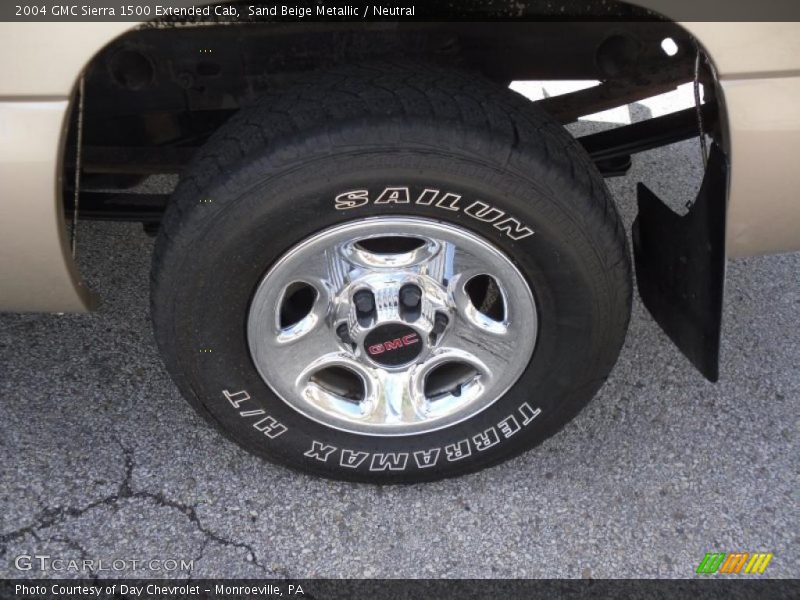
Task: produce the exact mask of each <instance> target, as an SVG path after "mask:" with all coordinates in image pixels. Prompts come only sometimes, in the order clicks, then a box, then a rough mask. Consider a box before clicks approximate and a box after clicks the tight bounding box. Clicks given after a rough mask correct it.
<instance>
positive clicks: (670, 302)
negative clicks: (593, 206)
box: [633, 144, 728, 381]
mask: <svg viewBox="0 0 800 600" xmlns="http://www.w3.org/2000/svg"><path fill="white" fill-rule="evenodd" d="M727 185H728V167H727V161H726V158H725V154H724V153H723V152H722V150H721V149H720V148H719V146H717V145H716V144H714V145H712V147H711V153H710V155H709V159H708V164H707V166H706V172H705V175H704V177H703V183H702V185H701V186H700V191H699V192H698V194H697V199H696V200H695V202H694V204H693V205H692V207H691V208H690V209H689V212H688V213H687V214H686V215H684V216H680V215H678V214H676V213H675V212H673V211H672V210H671V209H670V208H669V207H668V206H666V205H665V204H664V203H663V202H661V200H659V199H658V196H656V195H655V194H654V193H653V192H651V191H650V190H649V189H648V188H647V187H646V186H645V185H644V184H642V183H640V184H639V185H638V186H637V199H638V205H639V214H638V216H637V217H636V220H635V221H634V222H633V251H634V258H635V263H636V281H637V284H638V286H639V295H640V296H641V298H642V301H643V302H644V305H645V306H646V307H647V310H649V311H650V314H652V315H653V318H654V319H655V320H656V322H657V323H658V324H659V325H660V326H661V328H662V329H663V330H664V332H665V333H666V334H667V335H668V336H669V337H670V339H671V340H672V341H673V342H674V343H675V345H676V346H678V348H679V349H680V351H681V352H683V354H684V355H685V356H686V357H687V358H688V359H689V360H690V361H691V362H692V364H693V365H694V366H695V367H697V369H698V370H699V371H700V372H701V373H702V374H703V375H704V376H705V377H706V378H707V379H708V380H709V381H717V380H718V379H719V340H720V330H721V325H722V295H723V287H724V282H725V204H726V196H727Z"/></svg>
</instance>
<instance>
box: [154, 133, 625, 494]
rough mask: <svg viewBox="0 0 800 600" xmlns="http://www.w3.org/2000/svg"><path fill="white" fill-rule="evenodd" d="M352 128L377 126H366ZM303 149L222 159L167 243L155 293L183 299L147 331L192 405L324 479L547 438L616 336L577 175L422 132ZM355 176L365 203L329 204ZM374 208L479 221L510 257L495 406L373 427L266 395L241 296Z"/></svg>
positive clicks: (242, 439)
mask: <svg viewBox="0 0 800 600" xmlns="http://www.w3.org/2000/svg"><path fill="white" fill-rule="evenodd" d="M429 131H430V130H429ZM364 139H375V136H374V132H373V135H371V136H365V137H364ZM378 139H380V138H378ZM438 141H439V142H441V139H438ZM440 145H441V144H440ZM314 147H315V144H314V143H313V140H310V141H308V140H306V141H305V142H304V143H303V147H302V149H300V150H298V149H295V151H294V152H292V151H290V150H288V149H286V148H285V149H284V150H283V151H282V153H281V155H279V156H276V155H275V154H274V153H267V154H264V155H262V156H259V157H254V158H251V159H250V160H248V161H246V162H243V163H242V164H240V165H239V166H238V167H237V168H236V169H232V170H231V173H232V174H231V175H230V176H229V177H227V178H226V179H225V180H224V181H221V182H219V183H218V184H217V185H215V186H214V187H213V188H211V189H210V190H208V191H207V192H206V193H204V194H203V197H202V200H204V201H205V202H204V203H203V206H202V208H201V209H199V210H198V211H196V212H197V214H195V215H193V217H194V221H193V223H192V227H191V229H190V231H191V234H187V233H184V235H183V236H182V238H181V246H182V247H181V252H180V253H177V252H173V253H172V256H173V257H175V259H174V262H173V264H172V265H170V266H169V271H170V272H171V273H172V274H174V281H173V282H172V284H171V285H170V287H169V293H167V294H166V295H167V296H168V298H165V297H162V298H161V299H160V301H161V302H165V303H167V304H168V306H170V307H180V308H172V310H171V312H170V315H168V319H169V321H170V322H171V324H172V329H171V331H170V332H169V333H168V334H167V335H166V336H165V335H160V336H159V337H160V338H161V339H165V338H167V340H166V342H165V343H166V345H167V346H169V351H168V352H167V354H168V355H170V356H172V357H173V360H171V361H169V362H170V364H169V366H170V370H171V371H172V372H173V375H175V376H176V380H177V381H178V382H179V385H181V387H182V390H183V392H184V394H185V395H187V396H188V397H189V398H190V400H191V401H192V402H193V403H194V404H195V405H196V406H197V408H198V409H199V410H200V411H201V413H203V414H205V416H207V417H208V418H210V419H211V420H212V421H213V422H214V423H215V424H217V425H218V426H219V427H220V428H221V429H222V430H223V431H224V432H225V433H226V434H227V435H228V436H229V437H231V438H232V439H234V440H235V441H236V442H238V443H239V444H241V445H242V446H244V447H245V448H247V449H248V450H250V451H252V452H255V453H257V454H260V455H262V456H265V457H267V458H269V459H271V460H277V461H278V462H281V463H283V464H287V465H289V466H292V467H295V468H299V469H302V470H304V471H311V472H314V473H317V474H320V475H323V476H326V477H335V478H340V479H353V480H363V481H370V482H386V483H390V482H406V481H420V480H426V479H435V478H440V477H443V476H452V475H458V474H461V473H464V472H469V471H473V470H477V469H480V468H483V467H485V466H487V465H489V464H493V463H495V462H498V461H500V460H504V459H506V458H508V457H510V456H513V455H515V454H518V453H519V452H521V451H523V450H525V449H527V448H529V447H531V446H533V445H535V444H537V443H539V442H541V441H542V440H544V439H545V438H546V437H548V436H549V435H551V434H552V433H553V432H554V431H556V430H557V429H558V428H560V427H561V426H562V425H563V424H564V423H565V422H566V421H568V420H569V419H570V418H572V417H573V416H574V415H575V414H576V413H577V412H578V411H579V410H580V408H582V406H583V405H584V404H585V403H586V402H588V400H589V399H591V397H592V395H593V394H594V392H595V391H596V389H597V388H598V387H599V385H600V383H601V381H602V379H603V377H604V376H605V372H603V371H604V369H603V367H602V365H603V360H602V358H601V356H600V355H601V354H602V353H603V352H607V351H608V348H609V346H610V345H611V346H612V347H613V346H617V349H618V347H619V345H620V344H621V340H619V339H612V338H611V337H610V334H609V329H608V328H607V327H604V326H603V323H604V319H603V317H602V315H603V311H604V310H607V309H608V307H606V306H605V305H604V303H608V302H611V300H610V298H611V296H612V294H611V292H610V290H611V288H612V287H613V285H614V284H615V282H614V281H610V278H609V277H608V272H609V269H607V268H606V266H605V265H604V263H603V257H602V256H599V255H598V254H597V253H596V251H595V248H594V245H593V244H592V239H591V237H590V235H588V234H587V232H585V231H583V230H582V229H581V223H580V215H579V214H578V213H577V211H573V210H570V207H571V206H573V205H578V204H579V203H578V202H577V199H575V202H573V199H572V198H571V196H574V195H575V194H577V193H579V191H580V190H579V188H578V187H576V186H575V185H574V184H571V182H569V181H565V180H564V179H563V178H561V177H560V176H559V174H558V173H557V172H556V173H554V172H553V171H552V170H550V169H548V165H545V164H537V163H536V162H530V161H528V162H525V163H524V164H523V163H517V164H514V160H510V161H509V162H508V164H506V165H504V166H503V167H500V166H498V165H494V164H492V163H490V162H489V161H487V160H485V159H483V158H481V157H479V156H476V155H475V154H474V153H470V152H464V153H461V154H457V153H453V152H443V151H441V150H437V149H433V148H432V147H431V146H430V145H427V144H411V145H409V144H406V145H404V146H400V147H398V145H397V144H391V143H386V144H371V145H370V147H368V148H365V147H364V145H363V144H362V145H361V146H359V147H358V149H357V150H354V151H351V152H347V151H341V150H340V151H337V152H335V153H330V152H321V153H320V152H317V153H316V155H315V153H314V152H309V151H308V150H309V148H314ZM483 150H484V151H489V152H490V153H489V154H488V156H491V155H492V154H491V149H490V148H487V147H484V148H483ZM303 151H305V153H304V154H303V155H302V157H301V152H303ZM521 167H524V170H523V169H522V168H521ZM386 188H407V189H408V198H409V202H407V203H403V202H400V203H387V204H375V202H374V201H375V199H377V198H378V197H379V196H380V194H381V192H382V191H383V190H385V189H386ZM431 189H433V190H438V191H439V192H440V193H441V194H444V193H451V194H456V195H458V196H460V198H461V200H460V202H459V204H460V210H448V209H444V208H442V207H439V206H436V205H435V203H434V204H431V205H422V204H418V203H416V199H417V198H419V197H420V195H421V194H422V193H423V191H424V190H431ZM353 190H367V191H368V197H369V199H370V201H369V202H368V203H365V204H362V205H359V206H355V207H353V208H348V209H345V210H337V208H336V201H335V200H336V198H337V196H339V195H341V194H343V193H346V192H350V191H353ZM200 200H201V199H200V198H198V202H199V201H200ZM475 201H480V202H483V203H484V204H486V205H489V206H491V207H493V208H495V209H497V210H498V211H502V212H503V214H504V215H506V216H510V217H513V218H515V219H517V220H518V221H519V222H520V223H522V224H524V225H525V226H527V227H529V228H530V229H531V230H532V231H533V234H532V235H528V236H526V237H523V238H521V239H517V240H515V239H512V238H511V237H509V235H507V234H506V233H504V232H503V231H501V230H500V229H498V228H497V227H495V226H494V225H493V223H492V222H483V221H481V220H479V219H476V218H473V217H471V216H470V215H469V214H467V213H466V212H465V211H464V210H463V209H464V208H465V207H466V206H469V205H470V204H471V203H472V202H475ZM206 209H208V210H206ZM382 216H409V217H417V218H425V219H431V220H434V221H440V222H447V223H450V224H453V225H456V226H458V227H462V228H464V229H467V230H469V231H471V232H473V233H475V234H477V235H478V236H480V237H481V238H483V239H484V240H486V241H488V242H490V243H492V244H493V245H494V246H495V247H497V248H498V249H500V250H501V251H502V252H503V253H504V254H505V255H506V256H507V257H508V258H509V259H510V260H511V261H512V262H513V263H514V264H515V265H516V266H517V268H518V269H519V270H520V271H521V273H522V274H523V275H524V277H525V278H526V280H527V281H528V283H529V285H530V287H531V290H532V292H533V294H534V297H535V301H536V306H537V311H538V313H539V314H538V315H537V317H538V323H539V328H538V335H537V340H536V347H535V350H534V353H533V357H532V360H531V362H530V363H529V365H528V367H527V368H526V370H525V371H524V373H523V374H522V375H521V377H520V378H519V380H518V381H517V383H516V384H515V385H514V386H513V387H512V388H511V389H510V390H509V391H508V392H507V393H506V394H505V395H504V396H503V397H502V398H500V399H499V400H498V401H496V402H495V403H494V404H492V405H491V406H489V407H488V408H486V409H485V410H483V411H482V412H480V413H479V414H477V415H475V416H473V417H472V418H470V419H468V420H466V421H464V422H462V423H459V424H456V425H453V426H450V427H448V428H446V429H442V430H438V431H434V432H430V433H425V434H419V435H413V436H395V437H375V436H364V435H358V434H351V433H347V432H342V431H338V430H334V429H331V428H328V427H325V426H323V425H321V424H319V423H317V422H315V421H313V420H311V419H309V418H307V417H305V416H303V415H302V414H300V413H299V412H297V411H296V410H294V409H293V408H291V407H290V406H289V405H287V404H286V403H285V402H284V401H283V400H281V399H280V398H278V397H277V396H276V395H275V394H274V393H273V391H272V390H271V388H270V387H269V386H268V385H267V384H266V383H265V382H264V381H263V380H262V379H261V377H260V375H259V374H258V372H257V370H256V368H255V366H254V365H253V362H252V359H251V357H250V352H249V347H248V342H247V335H246V324H247V315H248V309H249V305H250V301H251V299H252V296H253V293H254V291H255V289H256V287H257V285H258V283H259V282H260V281H261V279H262V277H263V276H264V274H265V273H266V272H267V271H268V270H269V268H270V267H271V265H272V264H273V263H274V262H275V261H276V260H278V259H279V258H280V257H281V256H282V255H283V254H285V253H286V252H287V251H289V250H290V249H291V248H292V247H293V246H295V245H296V244H298V243H300V242H301V241H302V240H304V239H306V238H308V237H310V236H312V235H314V234H315V233H318V232H320V231H322V230H324V229H326V228H329V227H332V226H337V225H341V224H344V223H347V222H354V221H358V220H362V219H365V218H374V217H382ZM178 257H179V258H180V259H179V260H178Z"/></svg>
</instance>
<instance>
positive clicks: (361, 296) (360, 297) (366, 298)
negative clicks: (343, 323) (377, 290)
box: [353, 290, 375, 314]
mask: <svg viewBox="0 0 800 600" xmlns="http://www.w3.org/2000/svg"><path fill="white" fill-rule="evenodd" d="M353 303H354V304H355V305H356V310H357V311H358V312H360V313H363V314H369V313H371V312H372V310H373V309H374V308H375V298H373V296H372V292H370V291H368V290H361V291H360V292H356V293H355V294H354V295H353Z"/></svg>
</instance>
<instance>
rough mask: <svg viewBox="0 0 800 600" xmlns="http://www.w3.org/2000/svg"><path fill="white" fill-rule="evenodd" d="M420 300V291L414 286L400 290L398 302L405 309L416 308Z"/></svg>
mask: <svg viewBox="0 0 800 600" xmlns="http://www.w3.org/2000/svg"><path fill="white" fill-rule="evenodd" d="M421 299H422V291H421V290H420V289H419V288H418V287H417V286H415V285H404V286H403V287H402V288H400V302H401V303H402V304H403V306H405V307H406V308H410V309H413V308H416V307H417V306H419V301H420V300H421Z"/></svg>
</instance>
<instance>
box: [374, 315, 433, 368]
mask: <svg viewBox="0 0 800 600" xmlns="http://www.w3.org/2000/svg"><path fill="white" fill-rule="evenodd" d="M422 347H423V342H422V338H421V337H420V335H419V333H417V332H416V331H415V330H414V329H412V328H411V327H409V326H408V325H402V324H400V323H388V324H386V325H381V326H380V327H376V328H375V329H373V330H372V331H370V332H369V333H368V334H367V336H366V337H365V338H364V351H365V352H366V353H367V356H369V357H370V359H372V361H373V362H376V363H378V364H379V365H383V366H387V367H399V366H400V365H405V364H407V363H410V362H411V361H413V360H414V359H416V358H417V357H418V356H419V354H420V352H422Z"/></svg>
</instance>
